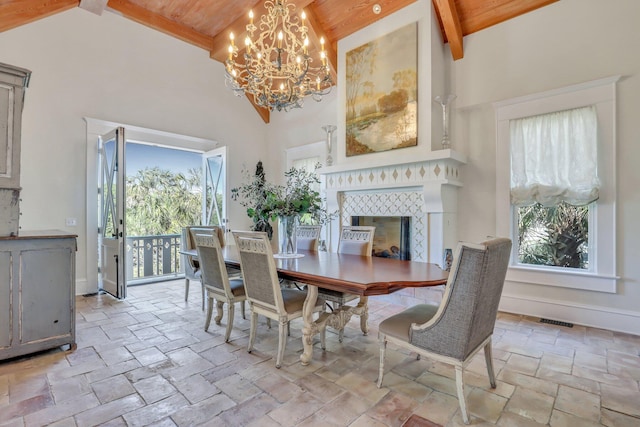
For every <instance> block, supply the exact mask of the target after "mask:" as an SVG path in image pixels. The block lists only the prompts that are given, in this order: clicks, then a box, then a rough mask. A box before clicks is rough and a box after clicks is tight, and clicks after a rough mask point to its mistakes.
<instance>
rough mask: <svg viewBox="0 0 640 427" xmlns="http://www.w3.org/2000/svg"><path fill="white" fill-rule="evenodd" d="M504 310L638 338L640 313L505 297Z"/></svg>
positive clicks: (537, 299) (502, 300)
mask: <svg viewBox="0 0 640 427" xmlns="http://www.w3.org/2000/svg"><path fill="white" fill-rule="evenodd" d="M499 310H500V311H505V312H508V313H516V314H525V315H527V316H535V317H542V318H546V319H552V320H560V321H563V322H570V323H575V324H576V325H583V326H592V327H594V328H601V329H608V330H611V331H618V332H626V333H628V334H633V335H638V331H640V312H634V311H628V310H619V309H613V308H609V307H600V306H594V305H585V304H576V303H568V302H559V301H554V300H548V299H544V298H534V297H521V296H516V295H505V294H502V298H501V299H500V307H499Z"/></svg>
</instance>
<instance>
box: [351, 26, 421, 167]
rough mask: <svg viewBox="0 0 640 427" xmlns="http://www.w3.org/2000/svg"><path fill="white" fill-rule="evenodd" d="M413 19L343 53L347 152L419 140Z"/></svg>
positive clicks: (412, 143) (390, 147)
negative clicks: (344, 56) (344, 60)
mask: <svg viewBox="0 0 640 427" xmlns="http://www.w3.org/2000/svg"><path fill="white" fill-rule="evenodd" d="M417 74H418V24H417V23H412V24H409V25H407V26H405V27H402V28H400V29H398V30H396V31H394V32H393V33H390V34H387V35H385V36H382V37H380V38H378V39H375V40H373V41H370V42H369V43H366V44H363V45H362V46H359V47H357V48H355V49H353V50H350V51H349V52H347V53H346V144H345V147H346V156H347V157H349V156H356V155H360V154H366V153H374V152H380V151H387V150H393V149H397V148H404V147H413V146H415V145H417V144H418V79H417Z"/></svg>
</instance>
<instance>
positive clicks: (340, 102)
mask: <svg viewBox="0 0 640 427" xmlns="http://www.w3.org/2000/svg"><path fill="white" fill-rule="evenodd" d="M434 13H435V12H434V11H433V6H432V4H431V1H429V0H418V1H416V2H415V3H413V4H411V5H409V6H407V7H405V8H404V9H401V10H399V11H398V12H395V13H394V14H392V15H389V16H387V17H385V18H383V19H381V20H380V21H378V22H375V23H374V24H372V25H370V26H369V27H366V28H364V29H362V30H360V31H358V32H356V33H354V34H351V35H350V36H348V37H345V38H344V39H342V40H340V41H339V43H338V82H342V81H343V80H344V76H345V69H344V68H345V67H344V64H345V55H346V52H348V51H350V50H352V49H354V48H356V47H358V46H361V45H362V44H365V43H368V42H370V41H371V40H374V39H376V38H379V37H382V36H384V35H385V34H388V33H390V32H393V31H395V30H397V29H398V28H401V27H403V26H405V25H408V24H410V23H413V22H418V115H419V117H418V146H417V147H410V148H404V149H400V150H391V151H386V152H384V153H382V154H379V153H372V154H365V155H360V156H354V157H350V158H346V157H345V154H344V153H345V128H344V126H345V111H346V108H345V107H344V106H345V105H346V102H345V99H346V94H345V92H344V87H343V86H340V85H338V86H337V87H334V89H333V92H332V93H331V95H330V96H329V97H326V99H324V100H323V101H322V102H320V103H319V104H316V103H315V102H314V101H313V100H307V101H305V106H304V108H302V109H299V110H293V111H291V112H289V113H277V112H276V113H272V114H271V124H272V126H269V130H268V141H269V147H270V149H269V151H270V154H269V167H270V168H272V169H273V170H274V171H278V173H280V171H283V170H284V155H283V151H284V150H285V149H286V148H290V147H295V146H299V145H305V144H309V143H312V142H317V141H322V140H326V134H325V132H324V131H323V130H322V129H321V126H323V125H327V124H332V125H337V126H338V129H337V131H336V134H335V136H334V138H335V139H336V142H337V146H336V147H335V148H334V150H333V159H334V164H338V163H340V164H346V163H349V164H354V165H357V164H359V165H362V164H368V162H369V161H371V159H372V158H380V156H384V158H385V160H387V161H390V162H394V161H395V162H398V163H402V162H405V161H417V160H420V159H421V158H424V157H425V156H427V155H428V154H429V153H430V152H431V151H432V150H434V149H435V150H437V149H440V136H441V135H442V132H441V125H440V121H441V120H442V119H441V117H442V116H441V111H440V110H439V109H436V108H432V107H434V105H435V104H433V102H432V99H433V97H434V96H436V95H443V94H444V93H445V92H448V89H445V85H446V83H447V76H446V61H445V58H446V56H445V54H446V51H445V47H444V46H443V45H442V41H441V39H440V36H439V35H438V33H439V29H438V23H437V18H436V17H435V16H434ZM434 34H435V36H436V37H437V38H436V37H432V36H433V35H434ZM449 57H450V54H449ZM432 123H434V126H433V127H432Z"/></svg>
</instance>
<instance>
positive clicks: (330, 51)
mask: <svg viewBox="0 0 640 427" xmlns="http://www.w3.org/2000/svg"><path fill="white" fill-rule="evenodd" d="M305 13H306V15H307V27H308V28H309V32H308V34H309V44H310V45H311V46H316V47H317V50H318V55H316V57H317V58H314V61H320V56H319V54H320V45H321V43H320V38H322V37H324V40H325V43H324V50H325V54H326V55H327V65H329V72H330V73H331V79H332V80H333V83H334V84H335V83H337V82H338V73H337V70H338V53H337V52H336V50H335V49H334V47H333V46H334V43H332V42H333V41H332V40H328V39H327V36H326V35H325V34H324V30H323V29H322V27H321V26H320V23H319V22H318V18H317V16H316V14H315V11H314V10H313V7H311V5H310V6H309V7H307V8H306V9H305Z"/></svg>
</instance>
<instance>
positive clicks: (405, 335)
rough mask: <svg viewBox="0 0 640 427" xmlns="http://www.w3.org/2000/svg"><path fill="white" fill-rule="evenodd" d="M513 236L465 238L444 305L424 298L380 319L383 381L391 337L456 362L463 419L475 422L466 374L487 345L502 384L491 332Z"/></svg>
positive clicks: (490, 367) (490, 364) (433, 356)
mask: <svg viewBox="0 0 640 427" xmlns="http://www.w3.org/2000/svg"><path fill="white" fill-rule="evenodd" d="M510 253H511V240H509V239H503V238H497V239H493V240H490V241H487V242H484V243H482V244H480V245H472V244H467V243H461V244H459V245H458V248H457V249H456V252H455V254H454V262H453V266H452V269H451V273H450V275H449V280H448V281H447V286H446V288H445V293H444V296H443V298H442V302H441V303H440V305H439V306H436V305H430V304H420V305H417V306H415V307H412V308H409V309H407V310H405V311H403V312H401V313H399V314H396V315H394V316H391V317H389V318H387V319H385V320H384V321H383V322H382V323H380V332H379V340H380V373H379V375H378V387H381V386H382V379H383V375H384V356H385V349H386V345H387V342H391V343H393V344H395V345H397V346H399V347H403V348H408V349H410V350H411V351H415V352H416V353H418V357H420V355H424V356H426V357H429V358H431V359H434V360H437V361H440V362H444V363H448V364H451V365H453V366H454V367H455V371H456V388H457V392H458V400H459V402H460V410H461V412H462V419H463V420H464V422H465V424H468V423H469V413H468V412H467V405H466V401H465V396H464V383H463V379H462V374H463V370H464V368H465V367H466V366H467V364H468V363H469V362H470V361H471V358H472V357H473V356H474V355H475V354H476V353H477V352H478V351H480V350H481V349H484V356H485V361H486V364H487V371H488V374H489V381H490V383H491V387H492V388H495V387H496V380H495V375H494V371H493V360H492V358H491V335H492V334H493V328H494V326H495V321H496V315H497V312H498V303H499V302H500V295H501V294H502V287H503V285H504V279H505V275H506V272H507V266H508V264H509V256H510Z"/></svg>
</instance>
